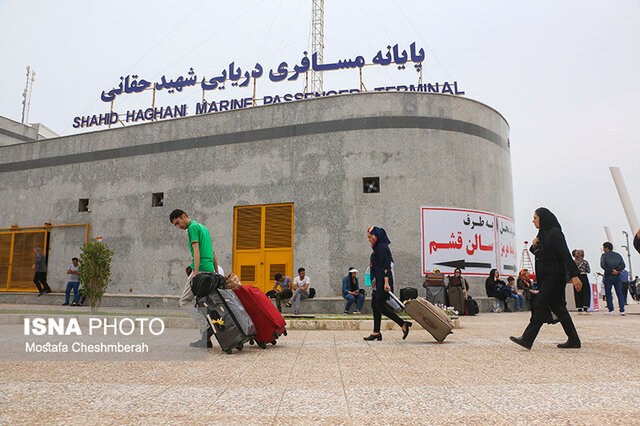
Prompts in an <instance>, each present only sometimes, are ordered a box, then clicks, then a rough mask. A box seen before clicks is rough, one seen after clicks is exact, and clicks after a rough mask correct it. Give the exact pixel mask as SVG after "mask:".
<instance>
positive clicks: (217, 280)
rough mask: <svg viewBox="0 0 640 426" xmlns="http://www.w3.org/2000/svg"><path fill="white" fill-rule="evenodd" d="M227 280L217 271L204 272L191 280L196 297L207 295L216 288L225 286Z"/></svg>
mask: <svg viewBox="0 0 640 426" xmlns="http://www.w3.org/2000/svg"><path fill="white" fill-rule="evenodd" d="M226 285H227V281H226V280H225V278H224V277H223V276H222V275H220V274H218V273H215V272H203V273H201V274H198V275H196V276H195V277H193V279H192V280H191V291H192V292H193V294H195V295H196V297H205V296H208V295H210V294H211V293H213V292H214V291H215V289H216V288H225V286H226Z"/></svg>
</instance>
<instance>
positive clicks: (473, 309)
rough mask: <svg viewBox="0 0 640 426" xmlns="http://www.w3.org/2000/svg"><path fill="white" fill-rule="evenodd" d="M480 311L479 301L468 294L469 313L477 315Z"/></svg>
mask: <svg viewBox="0 0 640 426" xmlns="http://www.w3.org/2000/svg"><path fill="white" fill-rule="evenodd" d="M478 312H480V309H478V302H476V301H475V300H473V299H472V298H471V296H468V295H467V315H476V314H477V313H478Z"/></svg>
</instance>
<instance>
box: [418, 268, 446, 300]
mask: <svg viewBox="0 0 640 426" xmlns="http://www.w3.org/2000/svg"><path fill="white" fill-rule="evenodd" d="M422 285H423V287H424V288H425V289H426V290H427V300H428V301H429V302H431V303H433V304H434V305H446V304H447V287H446V286H445V284H444V275H443V274H441V273H440V271H437V270H436V271H434V273H431V274H428V275H427V276H426V278H425V280H424V283H423V284H422Z"/></svg>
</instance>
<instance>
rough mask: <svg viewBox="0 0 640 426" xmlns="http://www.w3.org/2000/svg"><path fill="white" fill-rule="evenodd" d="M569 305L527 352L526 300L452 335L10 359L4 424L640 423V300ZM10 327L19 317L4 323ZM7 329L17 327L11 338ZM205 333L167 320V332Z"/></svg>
mask: <svg viewBox="0 0 640 426" xmlns="http://www.w3.org/2000/svg"><path fill="white" fill-rule="evenodd" d="M628 312H629V313H628V314H627V316H625V317H621V316H619V315H617V314H616V315H614V316H608V315H604V314H603V313H593V314H591V315H588V316H578V315H577V314H575V313H574V314H572V315H573V318H574V321H575V323H576V327H577V329H578V331H579V333H580V337H581V338H582V343H583V348H582V349H569V350H561V349H557V348H556V344H557V343H559V342H562V341H564V334H563V332H562V328H561V326H560V325H554V326H545V327H543V329H542V331H541V333H540V336H539V338H538V340H537V341H536V344H535V345H534V347H533V349H532V350H531V351H527V350H525V349H523V348H521V347H519V346H516V345H515V344H513V343H511V342H510V341H509V340H508V337H509V336H510V335H519V334H520V333H521V332H522V330H523V329H524V327H525V325H526V323H527V321H528V318H529V313H528V312H522V313H508V314H507V313H500V314H481V315H478V316H476V317H463V318H462V319H461V326H462V328H461V329H456V330H455V332H454V334H453V335H450V336H449V338H447V340H446V342H445V343H444V344H437V343H436V342H435V341H434V340H433V338H431V336H430V335H429V334H428V333H427V332H426V331H424V330H422V329H420V327H419V326H418V325H417V324H414V327H413V328H412V331H411V333H410V335H409V337H408V339H407V340H406V341H403V340H402V339H401V332H400V331H399V329H394V330H389V331H383V336H384V339H383V340H382V341H381V342H365V341H363V340H362V337H364V336H366V335H367V332H363V331H352V330H349V331H347V330H331V331H329V330H291V331H290V332H289V335H288V336H286V337H282V338H281V339H280V341H279V342H278V344H277V345H276V346H269V347H268V348H267V349H266V350H262V349H259V348H257V347H256V346H249V345H247V346H246V347H245V349H244V350H243V351H242V352H236V351H234V353H233V355H227V354H225V353H222V352H221V351H220V349H219V348H218V347H215V348H213V349H209V350H208V351H207V353H206V359H202V360H195V361H194V360H192V361H88V362H83V361H19V360H15V361H12V360H10V361H2V362H1V363H0V364H1V368H0V392H1V394H2V398H1V399H0V423H2V424H34V423H47V424H151V423H156V424H185V423H188V424H205V423H207V424H296V425H301V424H311V423H316V424H354V425H360V424H639V423H640V372H639V370H638V358H639V356H640V332H639V329H640V305H632V306H629V307H628ZM1 327H2V335H3V339H5V341H6V339H11V338H20V336H23V327H22V325H18V324H7V323H4V324H3V325H2V326H1ZM12 336H13V337H12ZM196 337H197V331H196V330H195V329H168V330H167V333H166V334H165V335H164V337H163V338H165V339H171V340H172V341H178V342H180V340H181V339H182V340H184V344H185V345H186V343H188V342H189V341H192V340H194V339H195V338H196Z"/></svg>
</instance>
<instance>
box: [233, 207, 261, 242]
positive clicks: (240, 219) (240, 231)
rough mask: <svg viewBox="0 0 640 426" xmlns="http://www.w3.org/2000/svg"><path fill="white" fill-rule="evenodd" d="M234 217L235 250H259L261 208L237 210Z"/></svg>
mask: <svg viewBox="0 0 640 426" xmlns="http://www.w3.org/2000/svg"><path fill="white" fill-rule="evenodd" d="M236 215H237V216H236V250H253V249H260V231H261V229H260V228H261V226H262V208H261V207H248V208H241V209H237V210H236Z"/></svg>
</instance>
